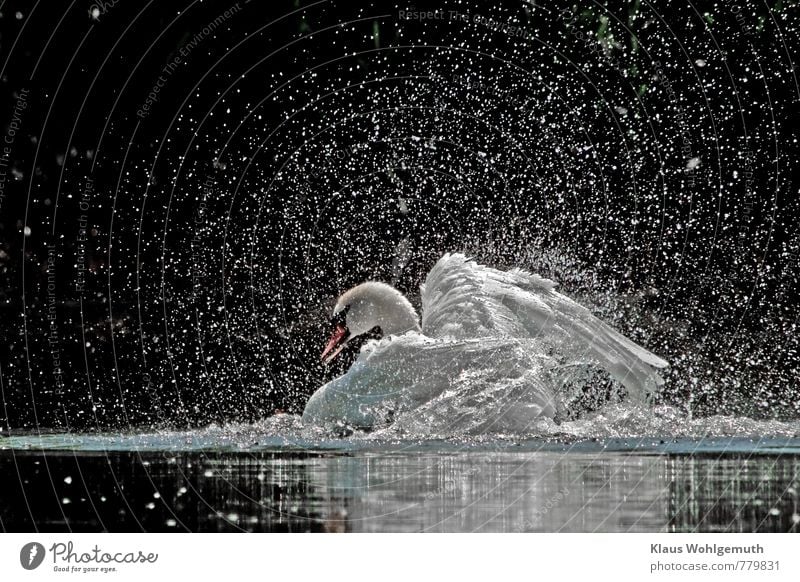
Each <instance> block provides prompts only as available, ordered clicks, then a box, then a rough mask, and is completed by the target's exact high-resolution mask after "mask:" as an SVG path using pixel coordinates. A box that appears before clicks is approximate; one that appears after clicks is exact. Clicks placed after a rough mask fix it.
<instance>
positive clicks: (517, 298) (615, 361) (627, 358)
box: [421, 254, 667, 397]
mask: <svg viewBox="0 0 800 582" xmlns="http://www.w3.org/2000/svg"><path fill="white" fill-rule="evenodd" d="M555 288H556V284H555V283H554V282H553V281H550V280H549V279H545V278H543V277H540V276H538V275H534V274H531V273H528V272H526V271H523V270H520V269H512V270H510V271H499V270H497V269H492V268H489V267H485V266H483V265H479V264H477V263H475V262H474V261H471V260H469V259H467V257H465V256H464V255H462V254H447V255H445V256H444V257H442V258H441V259H439V261H438V262H437V263H436V265H435V266H434V267H433V269H432V270H431V272H430V273H429V274H428V276H427V278H426V279H425V283H424V284H423V285H422V287H421V291H422V332H423V333H424V334H425V335H428V336H431V337H455V338H477V337H514V338H535V339H538V340H540V341H542V342H543V343H545V344H546V345H548V346H550V347H551V348H552V349H554V350H555V351H556V352H558V353H559V354H561V355H562V356H564V357H566V358H567V359H568V360H570V361H571V362H573V363H586V362H589V363H594V364H597V365H600V366H601V367H603V368H604V369H605V370H606V371H607V372H608V373H609V374H611V376H612V377H614V379H616V380H617V381H618V382H619V383H620V384H622V385H623V386H625V388H626V389H627V391H628V393H629V394H631V395H632V396H635V397H644V396H646V395H647V394H649V393H650V392H652V391H653V390H654V389H655V388H656V387H657V386H659V385H661V384H662V383H663V380H662V379H661V377H660V376H659V375H658V374H657V373H656V372H655V370H654V368H663V367H666V366H667V362H665V361H664V360H662V359H661V358H659V357H658V356H655V355H654V354H652V353H650V352H648V351H647V350H646V349H644V348H643V347H641V346H639V345H637V344H636V343H634V342H632V341H631V340H629V339H628V338H626V337H625V336H623V335H622V334H620V333H619V332H617V331H615V330H614V329H612V328H611V327H609V326H608V325H606V324H605V323H603V322H602V321H600V320H599V319H598V318H597V317H595V316H594V315H592V314H591V312H590V311H589V310H588V309H586V308H585V307H583V306H581V305H579V304H578V303H576V302H575V301H573V300H572V299H570V298H569V297H566V296H565V295H562V294H561V293H559V292H558V291H556V290H555Z"/></svg>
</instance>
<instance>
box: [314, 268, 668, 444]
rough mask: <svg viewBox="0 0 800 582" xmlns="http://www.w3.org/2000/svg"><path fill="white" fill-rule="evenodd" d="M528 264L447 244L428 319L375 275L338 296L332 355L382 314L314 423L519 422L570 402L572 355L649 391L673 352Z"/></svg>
mask: <svg viewBox="0 0 800 582" xmlns="http://www.w3.org/2000/svg"><path fill="white" fill-rule="evenodd" d="M555 288H556V284H555V283H554V282H553V281H550V280H548V279H544V278H542V277H539V276H538V275H534V274H531V273H528V272H525V271H523V270H520V269H512V270H510V271H500V270H497V269H492V268H489V267H485V266H483V265H479V264H477V263H475V262H474V261H471V260H469V259H467V258H466V257H465V256H464V255H462V254H447V255H445V256H444V257H442V258H441V259H440V260H439V261H438V262H437V263H436V265H435V266H434V267H433V269H432V270H431V271H430V273H429V274H428V276H427V278H426V280H425V283H424V285H422V287H421V299H422V320H421V327H420V325H419V324H418V322H419V319H418V316H417V314H416V312H415V310H414V308H413V307H412V306H411V304H410V303H409V302H408V300H407V299H406V298H405V297H404V296H403V295H402V294H401V293H400V292H399V291H397V290H396V289H394V288H393V287H390V286H388V285H385V284H382V283H375V282H368V283H364V284H362V285H359V286H357V287H354V288H353V289H351V290H350V291H348V292H347V293H345V294H343V295H342V296H341V297H340V298H339V300H338V301H337V304H336V307H335V308H334V314H333V315H334V320H335V321H337V322H338V323H337V328H336V329H337V331H335V332H334V337H333V338H332V339H331V342H329V344H328V346H327V347H326V350H325V352H324V353H323V356H327V357H328V358H332V357H334V356H335V355H336V354H337V353H338V351H339V350H340V349H341V347H342V346H343V345H344V344H345V343H347V341H349V340H350V339H352V338H353V337H356V336H358V335H361V334H363V333H366V332H367V331H370V330H371V329H373V328H375V327H376V326H378V327H380V328H381V331H382V332H383V335H384V337H383V339H381V340H377V341H370V342H368V343H367V344H366V345H365V346H364V347H363V348H362V351H361V353H360V354H359V356H358V359H357V360H356V362H355V363H354V364H353V365H352V366H351V368H350V370H348V372H347V373H346V374H344V375H343V376H340V377H339V378H336V379H335V380H333V381H331V382H329V383H328V384H326V385H325V386H323V387H322V388H320V389H319V390H318V391H317V392H316V393H314V395H313V396H312V397H311V399H310V400H309V402H308V404H307V405H306V408H305V411H304V413H303V421H304V422H307V423H314V424H320V423H323V424H325V423H343V424H346V425H351V426H355V427H365V428H366V427H374V426H376V425H382V424H387V423H389V422H394V423H396V424H397V425H398V426H399V427H400V428H404V427H405V428H408V429H409V430H413V431H420V430H422V431H424V432H436V433H439V434H441V433H442V432H447V433H449V434H453V433H464V432H469V433H476V432H520V431H525V430H530V429H531V425H532V423H534V422H536V421H537V420H539V419H541V418H552V417H553V416H555V415H556V414H557V413H558V412H563V410H562V408H563V406H565V404H566V403H567V402H568V395H567V394H565V393H564V391H563V389H562V387H563V378H564V370H565V366H566V367H567V368H568V367H569V366H571V365H596V366H599V367H601V368H603V369H605V370H606V371H607V372H608V373H609V374H610V375H611V376H612V377H613V378H614V379H615V380H616V381H617V382H619V383H620V384H621V385H622V386H624V388H625V390H626V392H627V394H628V395H629V397H631V398H633V399H644V398H646V396H647V395H648V394H650V393H651V392H652V391H653V390H654V389H655V388H656V387H657V386H658V385H660V384H661V383H662V380H661V378H660V376H659V375H658V374H657V373H656V371H655V370H654V368H662V367H665V366H666V365H667V362H665V361H664V360H662V359H661V358H659V357H657V356H655V355H653V354H651V353H650V352H648V351H647V350H645V349H644V348H642V347H641V346H639V345H637V344H635V343H634V342H632V341H631V340H629V339H627V338H626V337H624V336H623V335H622V334H620V333H619V332H617V331H615V330H613V329H612V328H611V327H609V326H608V325H606V324H605V323H603V322H602V321H600V320H599V319H598V318H597V317H595V316H593V315H592V314H591V313H590V312H589V310H588V309H586V308H585V307H583V306H581V305H579V304H578V303H576V302H575V301H573V300H571V299H569V298H568V297H566V296H564V295H562V294H561V293H559V292H558V291H556V290H555Z"/></svg>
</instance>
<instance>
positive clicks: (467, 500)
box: [0, 450, 800, 532]
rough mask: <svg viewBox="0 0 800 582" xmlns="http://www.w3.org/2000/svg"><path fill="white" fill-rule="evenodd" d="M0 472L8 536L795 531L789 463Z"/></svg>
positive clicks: (329, 462)
mask: <svg viewBox="0 0 800 582" xmlns="http://www.w3.org/2000/svg"><path fill="white" fill-rule="evenodd" d="M0 475H3V480H2V482H1V483H0V526H1V527H2V529H4V530H7V531H25V530H33V529H35V528H37V527H38V528H39V529H40V530H41V531H67V530H72V531H97V530H110V531H140V530H146V531H187V530H190V531H354V532H360V531H368V532H375V531H410V532H418V531H506V532H509V531H735V532H739V531H798V529H800V524H799V523H798V522H800V508H799V507H798V486H799V485H800V457H798V456H794V455H758V456H750V457H748V456H747V455H729V456H718V455H715V456H710V455H709V456H692V455H640V454H633V453H625V454H619V453H608V452H604V453H595V454H586V453H563V452H542V451H538V452H528V451H523V452H519V453H498V452H496V451H494V452H491V453H482V452H475V451H472V452H463V451H462V452H456V453H453V454H442V453H420V452H416V453H413V454H409V453H403V452H398V453H393V454H385V453H384V454H381V453H364V452H361V453H359V454H357V455H353V454H342V453H335V454H334V453H326V454H320V453H287V452H281V453H268V452H258V453H230V452H225V453H222V452H217V453H201V452H187V453H180V454H172V453H163V454H161V453H154V452H149V453H146V454H144V453H143V454H138V453H134V452H114V453H109V454H103V453H86V452H82V453H80V454H74V453H72V452H53V451H50V452H47V453H42V452H34V451H19V450H17V451H14V450H5V451H0ZM34 524H35V525H34Z"/></svg>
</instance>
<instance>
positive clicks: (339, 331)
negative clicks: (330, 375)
mask: <svg viewBox="0 0 800 582" xmlns="http://www.w3.org/2000/svg"><path fill="white" fill-rule="evenodd" d="M348 339H350V331H349V330H348V329H347V328H346V327H345V326H344V325H342V324H341V323H340V324H338V325H337V326H336V327H335V328H334V330H333V334H332V335H331V339H329V340H328V343H327V344H325V349H324V350H322V356H321V358H322V361H323V362H324V363H326V364H329V363H331V361H333V359H334V358H335V357H336V356H338V355H339V352H341V351H342V348H344V346H345V345H347V340H348Z"/></svg>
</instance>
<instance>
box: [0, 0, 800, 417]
mask: <svg viewBox="0 0 800 582" xmlns="http://www.w3.org/2000/svg"><path fill="white" fill-rule="evenodd" d="M421 4H422V3H419V4H418V5H417V7H416V8H415V7H414V6H411V5H397V4H394V3H389V2H387V3H382V2H376V3H348V2H317V3H312V4H308V5H306V4H300V3H295V2H256V1H255V0H253V1H251V2H249V3H245V2H240V3H239V5H238V7H234V8H233V11H232V14H231V15H230V17H222V19H221V20H220V17H221V15H223V14H224V13H225V11H226V10H230V9H231V7H232V6H233V5H232V4H231V3H227V2H203V3H200V2H190V1H188V2H183V1H182V2H169V3H168V2H155V1H154V2H144V3H140V2H129V1H124V0H121V1H119V2H117V3H116V4H112V3H111V2H106V3H105V4H103V3H92V2H47V3H43V2H42V3H36V4H31V3H29V2H16V3H15V2H10V3H9V2H5V3H4V4H3V5H2V8H0V12H2V18H1V19H0V25H2V36H1V37H0V62H2V63H3V69H2V77H1V82H2V108H1V109H0V112H1V113H2V123H3V124H4V126H5V128H6V131H5V137H9V136H10V133H9V132H10V131H11V132H13V134H14V135H13V139H12V142H13V143H12V144H11V146H10V147H11V152H10V161H9V164H8V167H7V168H4V169H5V170H6V182H5V186H4V191H3V192H4V194H5V197H4V198H3V202H2V207H0V249H2V254H1V255H0V279H1V280H2V286H1V287H0V309H2V315H1V317H2V322H0V334H2V345H1V346H0V365H1V366H2V368H1V369H0V378H1V379H2V396H3V408H2V410H0V426H2V427H3V428H4V429H5V430H9V429H11V430H24V429H32V428H39V429H67V428H72V429H82V430H88V429H92V428H106V427H119V426H129V425H150V426H162V425H174V424H201V423H206V422H210V421H228V420H245V421H248V420H252V419H255V418H260V417H263V416H266V415H270V414H272V413H273V412H274V411H275V410H288V411H292V412H299V411H301V410H302V407H303V404H304V403H305V401H306V399H307V397H308V396H309V395H310V394H311V393H312V392H313V391H314V390H315V389H316V388H317V387H319V386H320V385H321V384H322V383H323V382H325V381H326V379H328V378H330V377H331V376H332V375H333V374H336V373H340V372H341V371H342V370H343V369H344V368H345V367H346V366H347V365H348V360H347V359H343V360H342V362H340V364H339V366H338V367H337V368H335V369H331V370H325V369H323V368H322V367H321V366H320V365H319V363H318V354H319V350H320V348H321V346H322V344H323V342H324V339H325V335H326V332H327V329H326V325H327V313H328V310H329V309H330V306H331V304H332V301H333V298H334V297H335V296H336V295H337V294H338V293H340V292H342V291H343V290H345V289H347V288H348V287H350V286H351V285H353V284H356V283H358V282H360V281H363V280H365V279H367V278H379V279H382V280H386V281H389V282H393V283H395V284H396V285H397V286H398V287H399V288H400V289H401V290H403V291H404V292H407V293H408V294H409V296H410V297H411V298H412V300H415V299H416V295H417V294H418V291H417V289H418V285H419V283H420V282H421V281H422V280H423V279H424V275H425V273H426V272H427V271H428V270H429V269H430V267H431V266H432V265H433V263H434V262H435V260H436V259H437V258H438V257H439V256H441V254H442V253H444V252H447V251H465V252H468V253H470V254H472V255H473V256H474V257H475V258H476V259H478V260H480V261H482V262H485V263H488V264H491V265H493V266H498V267H504V268H505V267H511V266H524V267H527V268H530V269H533V270H536V271H538V272H541V273H542V274H544V275H546V276H551V277H553V278H555V279H557V280H558V281H559V282H560V283H561V287H562V288H563V289H564V290H565V291H566V292H568V293H569V294H571V295H573V296H575V297H576V298H578V299H580V300H581V301H583V302H584V303H586V304H587V305H589V306H591V307H592V308H593V310H594V311H595V312H596V313H598V314H599V315H601V316H602V317H604V318H605V319H606V320H607V321H610V322H611V323H613V324H614V325H615V326H617V327H618V328H619V329H621V330H623V331H624V332H625V333H626V334H628V335H629V336H631V337H633V338H634V339H636V340H637V341H640V342H642V343H644V344H645V345H647V346H648V347H649V348H650V349H652V350H653V351H654V352H656V353H658V354H659V355H662V356H664V357H665V358H666V359H668V360H669V361H670V362H671V364H672V367H671V369H670V372H669V373H668V382H667V385H666V386H665V389H664V393H663V394H662V396H661V398H662V399H664V400H665V401H668V402H671V403H674V404H677V405H679V406H681V407H683V408H685V409H690V410H692V411H693V412H695V413H698V414H713V413H725V414H746V415H750V416H757V417H778V418H796V417H797V415H798V399H797V379H798V365H797V363H798V359H797V358H798V356H797V344H798V342H797V339H796V338H797V333H796V328H797V315H796V308H797V292H796V291H797V264H798V256H800V255H799V254H798V253H800V239H798V229H797V222H796V218H795V217H796V215H797V209H796V206H797V198H798V186H797V183H796V182H793V180H792V177H793V172H794V166H795V165H796V158H797V153H798V147H797V129H796V128H797V121H798V98H799V97H800V90H799V89H798V84H797V73H796V71H795V70H794V63H795V62H796V61H797V59H798V54H797V47H798V36H797V35H798V27H797V23H798V21H797V8H796V7H794V6H792V5H789V4H788V3H783V2H768V3H767V4H768V5H769V6H767V5H764V4H760V5H759V4H755V3H742V4H739V5H736V4H733V3H725V2H719V3H717V5H716V8H712V7H711V5H710V3H701V4H699V5H696V9H695V8H693V7H692V6H691V5H688V4H687V5H686V6H684V5H682V4H681V3H674V2H671V3H667V2H658V3H654V4H649V3H639V2H631V3H616V2H610V3H607V4H597V3H585V4H582V5H580V6H578V7H577V8H576V9H575V11H574V12H573V13H572V14H571V15H570V16H568V17H567V16H565V14H566V13H563V12H561V11H562V10H564V9H567V8H571V6H572V5H571V4H568V3H563V5H562V4H559V3H555V4H550V3H548V4H547V7H542V6H536V5H533V4H529V3H523V2H504V3H502V4H501V5H499V6H498V5H497V4H495V3H480V2H473V3H468V2H451V3H425V6H424V9H425V10H433V9H435V8H436V7H437V6H438V7H441V9H442V10H444V11H445V12H442V13H440V14H443V15H444V14H446V16H444V17H443V18H440V19H438V20H432V21H419V20H413V19H412V20H407V19H405V18H403V17H401V16H400V14H399V12H400V11H413V10H420V9H423V6H422V5H421ZM703 4H706V6H703ZM93 8H96V10H95V11H94V13H93ZM449 11H455V12H458V13H459V14H460V15H467V19H468V22H466V23H465V22H463V21H461V20H460V16H458V17H451V16H450V12H449ZM475 15H481V16H483V17H485V18H487V19H489V18H491V19H494V20H495V21H497V22H502V23H509V24H511V25H514V26H518V27H524V30H525V31H526V35H528V36H514V35H513V34H506V33H504V32H502V31H496V30H492V28H491V27H490V26H488V25H486V24H483V22H484V21H483V20H481V21H479V22H475V20H474V17H475ZM737 15H739V17H738V19H737ZM215 20H216V21H217V22H218V24H216V25H214V26H213V27H210V24H211V23H214V22H215ZM743 27H744V28H743ZM204 29H205V30H206V32H204ZM192 43H194V45H192ZM190 45H192V46H193V48H191V50H189V51H188V53H187V55H186V56H185V57H183V58H182V62H181V64H180V65H179V66H177V68H176V69H175V70H174V71H173V72H169V73H166V72H165V71H166V69H165V67H167V65H168V63H170V62H172V61H173V59H175V57H176V56H177V55H180V54H181V49H183V50H184V51H186V50H187V49H186V47H188V46H190ZM159 75H163V76H164V82H163V87H162V88H160V90H159V93H158V96H157V101H155V102H154V103H153V104H152V105H153V106H152V108H151V109H150V111H149V112H148V113H147V114H146V115H145V114H141V115H140V114H137V112H140V111H142V108H143V106H144V104H145V103H146V101H147V99H148V94H149V93H150V92H151V91H153V89H154V87H155V86H156V85H157V82H158V79H159ZM22 104H24V109H22V108H21V107H22ZM15 108H16V111H17V112H18V113H19V112H21V115H18V116H17V117H18V118H19V119H18V120H17V122H16V126H14V125H12V122H15V118H14V112H15ZM685 144H689V147H688V149H687V148H686V147H684V146H685ZM693 158H697V160H698V162H699V165H697V167H696V168H695V171H694V173H693V174H690V173H688V172H687V171H686V170H685V168H686V167H687V165H691V164H694V163H695V162H693V161H691V160H692V159H693ZM751 172H752V176H751V174H750V173H751ZM750 178H752V179H751V180H750ZM89 180H91V184H92V188H91V194H90V196H89V209H88V210H87V211H86V212H85V214H86V219H87V222H86V224H87V239H88V240H87V242H86V247H85V257H86V258H85V263H84V265H85V267H86V269H87V275H86V282H85V285H84V286H83V289H78V288H77V287H76V277H77V273H78V266H77V265H78V263H79V262H80V259H79V256H80V249H79V244H78V238H79V232H80V224H81V215H82V214H84V212H83V211H82V210H81V207H80V200H81V196H82V195H83V194H84V193H86V192H87V183H88V181H89ZM748 182H749V183H748ZM26 225H27V227H28V228H29V229H30V232H29V234H27V235H26V233H25V227H26ZM48 245H54V246H53V248H54V251H53V254H52V256H53V257H54V262H53V263H52V267H50V268H49V270H48ZM193 273H194V275H195V277H194V278H193ZM48 282H51V283H53V285H54V287H53V288H52V289H51V292H50V293H49V292H48ZM50 304H52V305H55V309H56V313H57V319H56V329H57V332H56V336H55V341H54V342H53V343H52V344H51V343H49V342H48V335H47V334H48V329H49V322H48V319H47V316H48V305H50ZM53 350H55V351H53ZM353 352H354V350H351V353H350V354H349V357H350V358H352V357H353ZM54 358H57V361H58V363H59V366H60V369H61V372H62V373H61V378H62V379H63V387H61V386H59V385H58V383H57V381H56V374H54V370H55V368H56V365H55V363H54V362H55V360H54Z"/></svg>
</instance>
